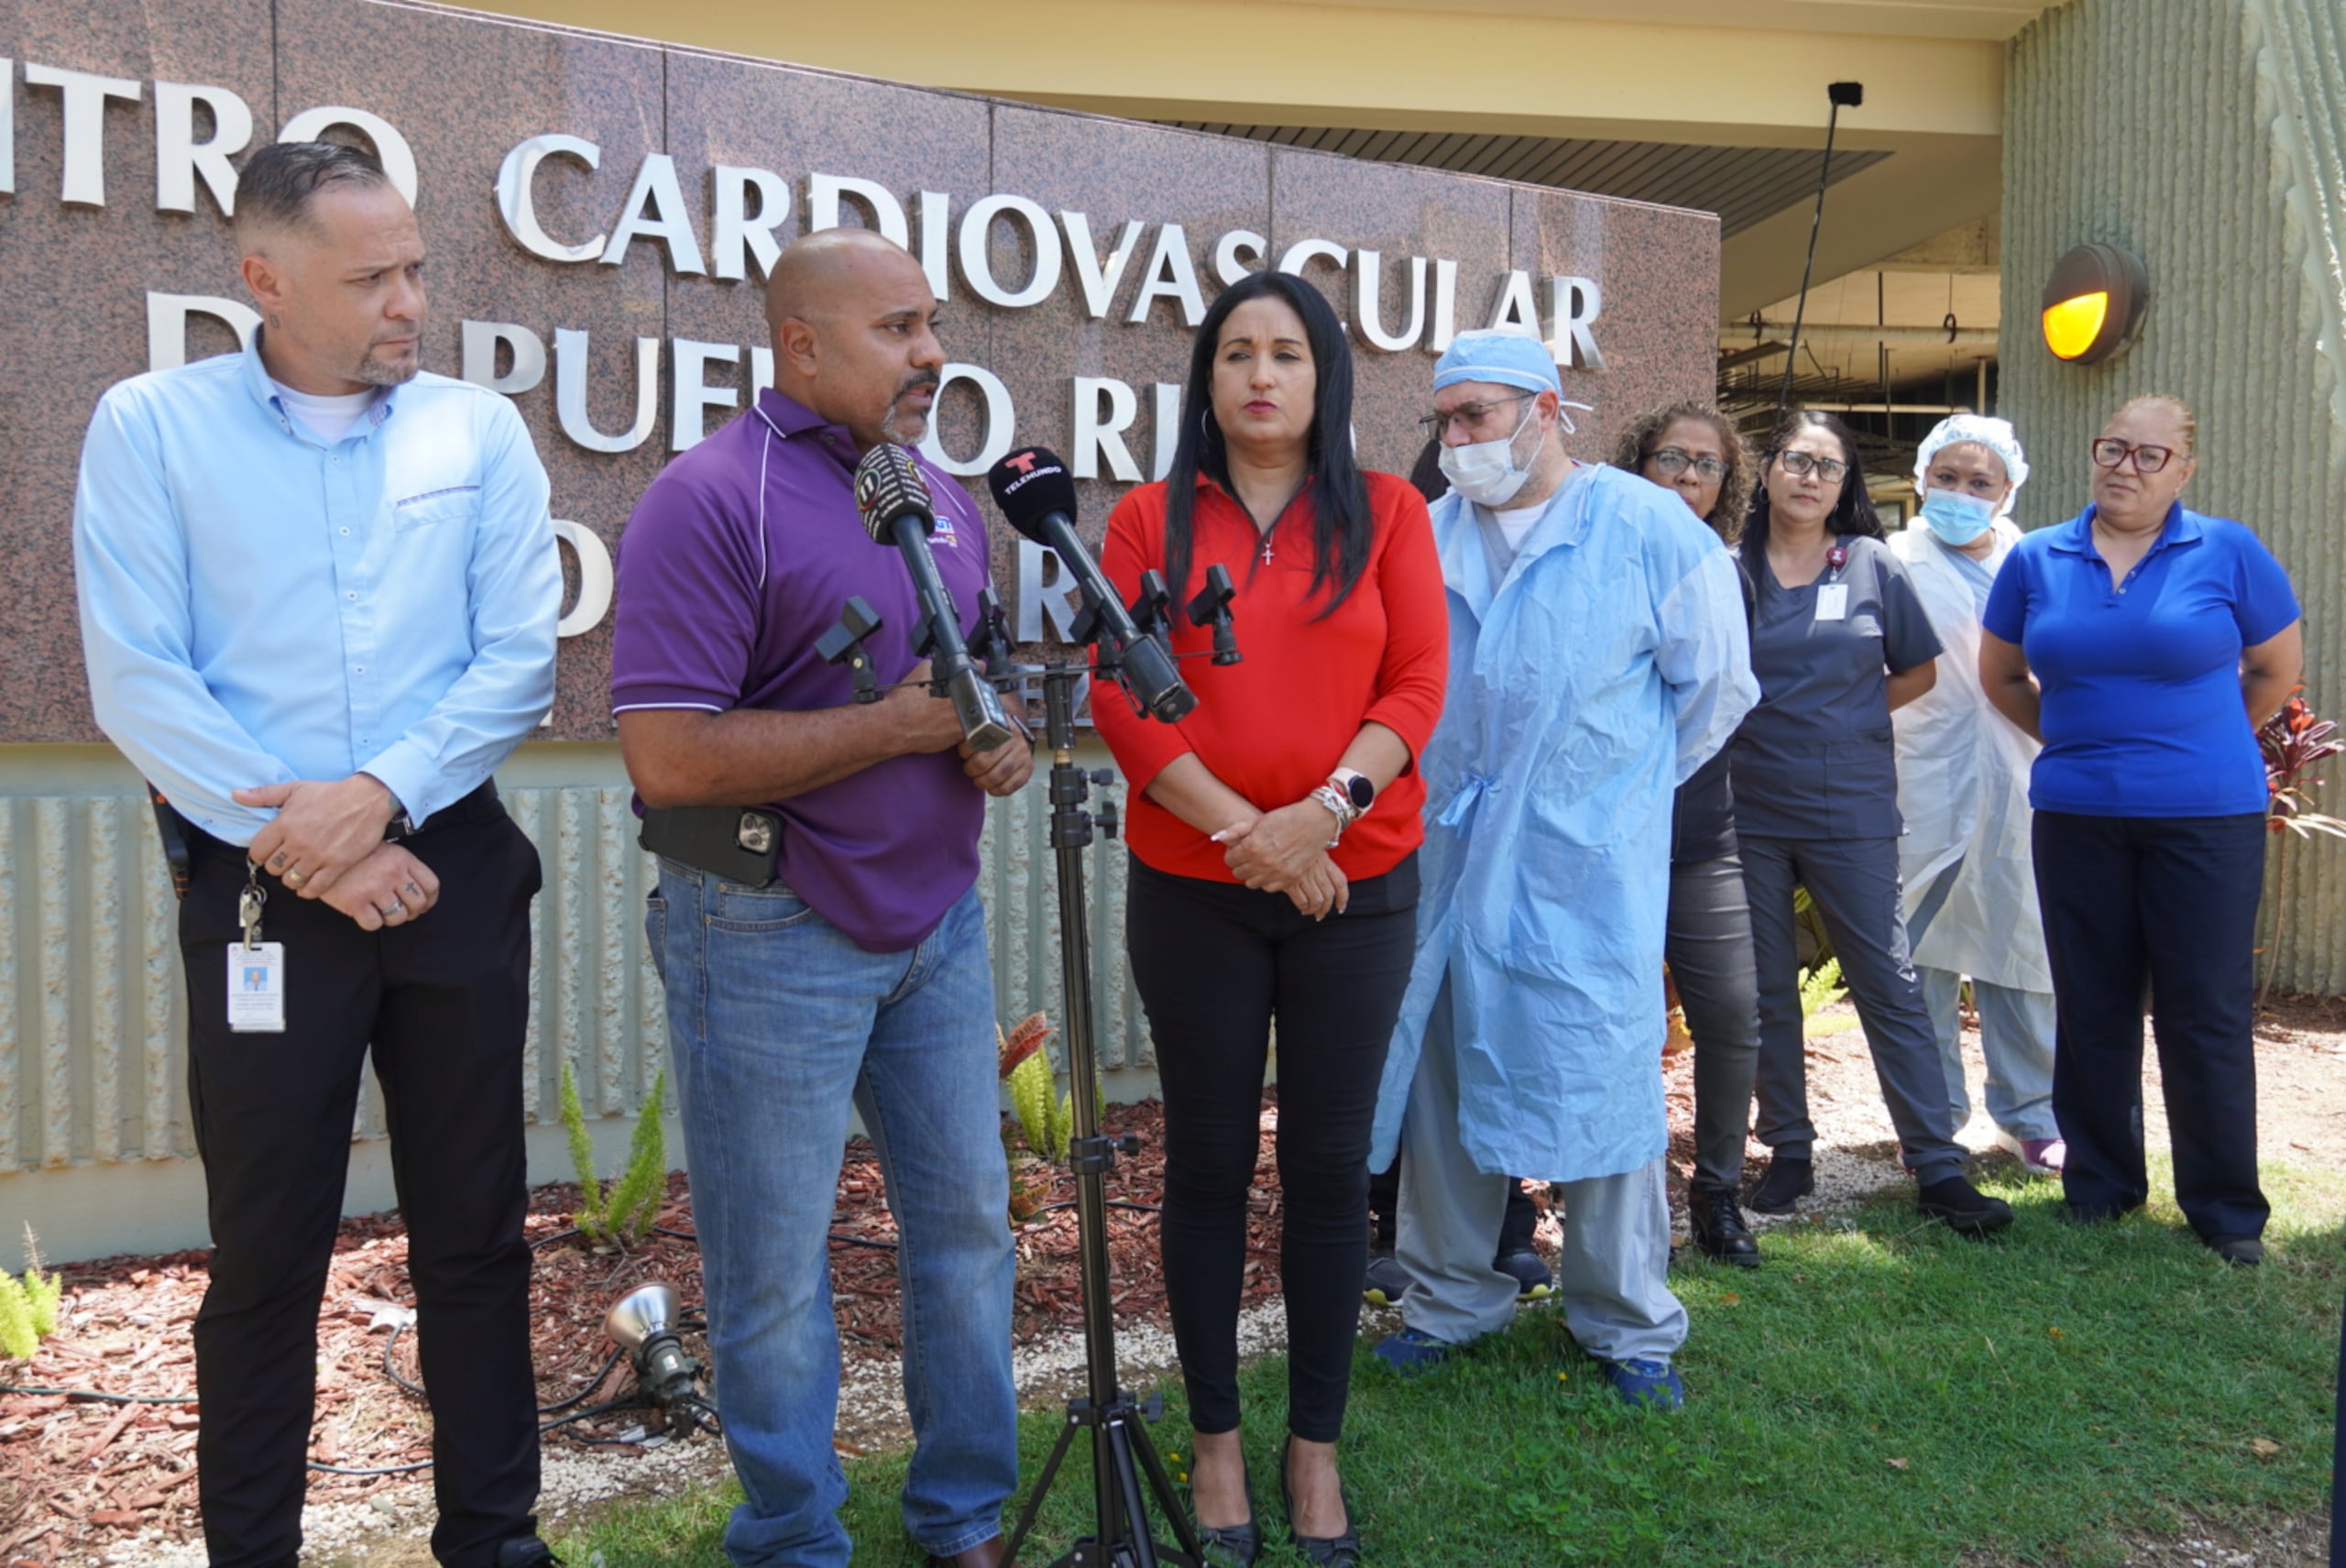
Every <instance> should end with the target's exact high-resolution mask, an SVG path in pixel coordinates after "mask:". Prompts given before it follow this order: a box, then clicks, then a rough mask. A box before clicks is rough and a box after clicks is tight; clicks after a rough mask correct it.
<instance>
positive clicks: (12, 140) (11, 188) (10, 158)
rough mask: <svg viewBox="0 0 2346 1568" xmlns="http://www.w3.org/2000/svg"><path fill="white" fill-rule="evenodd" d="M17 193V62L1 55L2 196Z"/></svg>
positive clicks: (0, 150)
mask: <svg viewBox="0 0 2346 1568" xmlns="http://www.w3.org/2000/svg"><path fill="white" fill-rule="evenodd" d="M15 194H16V61H15V60H10V59H9V58H8V57H7V56H5V55H0V196H13V195H15Z"/></svg>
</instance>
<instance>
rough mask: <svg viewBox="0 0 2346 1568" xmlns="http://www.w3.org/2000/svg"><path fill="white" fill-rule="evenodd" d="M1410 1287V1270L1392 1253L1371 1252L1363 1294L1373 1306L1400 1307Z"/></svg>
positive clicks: (1362, 1285) (1362, 1287)
mask: <svg viewBox="0 0 2346 1568" xmlns="http://www.w3.org/2000/svg"><path fill="white" fill-rule="evenodd" d="M1408 1291H1409V1270H1408V1269H1406V1268H1404V1267H1402V1266H1401V1262H1400V1260H1399V1259H1398V1258H1397V1257H1395V1256H1394V1255H1392V1254H1391V1253H1389V1252H1387V1253H1371V1254H1370V1255H1369V1259H1368V1276H1367V1277H1366V1278H1365V1279H1364V1280H1363V1281H1362V1284H1361V1296H1362V1298H1363V1299H1365V1300H1366V1301H1367V1302H1368V1304H1369V1305H1370V1306H1372V1307H1398V1306H1399V1305H1400V1304H1401V1298H1402V1297H1403V1296H1404V1295H1405V1294H1407V1293H1408Z"/></svg>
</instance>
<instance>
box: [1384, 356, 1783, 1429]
mask: <svg viewBox="0 0 2346 1568" xmlns="http://www.w3.org/2000/svg"><path fill="white" fill-rule="evenodd" d="M1434 411H1435V415H1436V424H1437V427H1438V428H1437V431H1436V433H1437V434H1438V435H1439V436H1440V438H1441V440H1442V445H1443V448H1444V450H1443V453H1442V471H1443V473H1444V474H1445V475H1446V476H1447V477H1449V479H1450V482H1451V485H1452V492H1451V494H1449V495H1448V496H1446V497H1444V498H1443V499H1442V500H1440V501H1438V502H1436V503H1435V505H1434V508H1433V524H1434V535H1435V539H1436V541H1437V543H1438V544H1439V546H1440V548H1441V553H1442V578H1443V582H1444V584H1445V586H1446V587H1448V589H1449V605H1450V696H1449V699H1448V706H1447V707H1446V708H1445V710H1444V712H1443V714H1442V724H1441V728H1440V729H1437V730H1436V732H1435V734H1434V737H1433V740H1432V741H1431V744H1429V745H1428V746H1427V748H1426V750H1425V753H1424V755H1423V756H1422V757H1421V758H1420V760H1419V766H1420V768H1421V769H1422V770H1423V772H1424V774H1425V779H1426V792H1427V793H1426V843H1425V849H1424V851H1423V859H1422V862H1421V863H1422V874H1423V893H1422V894H1421V903H1420V906H1419V920H1418V932H1419V936H1418V950H1417V957H1416V961H1415V963H1414V965H1413V967H1412V970H1411V973H1410V981H1409V993H1408V996H1407V999H1406V1000H1405V1001H1404V1002H1403V1003H1402V1008H1401V1021H1400V1024H1399V1026H1398V1029H1397V1030H1396V1032H1395V1035H1394V1038H1393V1045H1392V1050H1391V1053H1390V1055H1389V1056H1388V1057H1387V1061H1386V1068H1385V1079H1384V1084H1383V1087H1382V1090H1381V1092H1380V1094H1379V1097H1378V1102H1377V1111H1376V1147H1375V1149H1374V1151H1373V1152H1372V1155H1371V1161H1372V1168H1382V1167H1383V1165H1384V1163H1385V1162H1386V1161H1387V1160H1389V1159H1391V1158H1392V1157H1393V1154H1394V1151H1395V1148H1396V1146H1397V1145H1398V1148H1399V1150H1400V1153H1401V1155H1402V1167H1401V1206H1400V1225H1399V1234H1398V1247H1397V1254H1398V1257H1399V1260H1400V1262H1401V1265H1402V1266H1403V1267H1404V1268H1406V1269H1407V1270H1408V1271H1409V1291H1408V1292H1407V1294H1406V1295H1404V1297H1403V1298H1402V1309H1401V1310H1402V1321H1403V1324H1404V1326H1403V1328H1402V1329H1401V1330H1400V1332H1397V1333H1395V1334H1393V1335H1391V1336H1389V1337H1388V1338H1387V1340H1386V1341H1385V1342H1384V1343H1382V1344H1380V1345H1378V1346H1377V1354H1378V1355H1379V1356H1380V1357H1382V1358H1383V1359H1384V1360H1385V1361H1387V1363H1388V1364H1390V1365H1393V1366H1394V1367H1396V1368H1397V1369H1398V1370H1400V1371H1404V1372H1415V1371H1420V1370H1423V1369H1425V1368H1427V1367H1429V1366H1431V1365H1434V1364H1435V1363H1438V1362H1439V1361H1441V1360H1442V1359H1443V1358H1444V1357H1445V1356H1447V1355H1448V1354H1450V1352H1451V1351H1452V1350H1453V1349H1454V1348H1455V1347H1457V1346H1459V1345H1461V1344H1464V1343H1466V1342H1468V1341H1471V1340H1473V1339H1474V1338H1476V1337H1478V1336H1480V1335H1482V1334H1485V1333H1489V1332H1494V1331H1496V1330H1497V1329H1500V1328H1503V1327H1505V1326H1506V1324H1507V1322H1508V1321H1509V1319H1510V1318H1511V1316H1512V1314H1513V1311H1514V1307H1515V1299H1516V1289H1517V1287H1516V1281H1515V1280H1514V1279H1513V1278H1511V1277H1508V1276H1507V1275H1504V1274H1501V1273H1500V1272H1499V1271H1498V1270H1497V1269H1496V1268H1494V1267H1493V1266H1492V1264H1491V1238H1492V1237H1493V1236H1494V1235H1496V1234H1497V1233H1498V1226H1499V1219H1500V1215H1501V1213H1502V1212H1503V1211H1504V1210H1505V1207H1506V1202H1507V1182H1508V1180H1509V1177H1508V1176H1507V1174H1506V1173H1507V1172H1517V1173H1519V1174H1522V1175H1525V1176H1529V1177H1531V1178H1534V1179H1547V1180H1550V1181H1554V1182H1558V1183H1561V1184H1562V1198H1563V1202H1564V1208H1565V1214H1566V1222H1565V1227H1564V1256H1563V1262H1562V1268H1561V1270H1560V1271H1559V1278H1558V1293H1559V1295H1560V1296H1561V1297H1562V1301H1563V1307H1564V1311H1565V1321H1566V1323H1567V1326H1568V1327H1569V1328H1570V1329H1571V1331H1572V1333H1573V1337H1574V1338H1575V1339H1576V1340H1577V1341H1579V1343H1580V1344H1581V1346H1582V1348H1583V1349H1584V1350H1585V1351H1586V1352H1587V1353H1588V1354H1590V1355H1591V1356H1592V1357H1594V1358H1595V1361H1596V1363H1597V1365H1598V1366H1599V1368H1600V1369H1601V1370H1602V1372H1603V1373H1604V1375H1605V1376H1606V1378H1607V1379H1608V1381H1610V1382H1611V1383H1612V1384H1613V1386H1614V1387H1615V1388H1617V1390H1619V1392H1620V1394H1621V1396H1622V1398H1625V1399H1627V1400H1628V1401H1629V1402H1631V1403H1633V1404H1640V1405H1654V1406H1659V1407H1662V1408H1675V1407H1676V1406H1677V1405H1678V1404H1679V1403H1680V1402H1681V1401H1682V1400H1683V1397H1684V1395H1683V1387H1682V1386H1681V1384H1680V1382H1679V1378H1678V1375H1677V1373H1676V1372H1675V1370H1673V1369H1672V1365H1671V1358H1672V1355H1673V1354H1675V1353H1676V1351H1677V1349H1678V1347H1679V1346H1680V1344H1682V1343H1683V1342H1684V1340H1685V1336H1686V1312H1685V1309H1684V1308H1683V1307H1682V1306H1680V1305H1679V1303H1678V1300H1677V1298H1676V1297H1674V1296H1673V1295H1672V1294H1671V1291H1670V1288H1669V1286H1668V1284H1667V1282H1666V1280H1665V1277H1664V1276H1665V1273H1666V1271H1667V1269H1668V1267H1669V1261H1670V1210H1669V1201H1668V1198H1667V1195H1666V1193H1665V1190H1664V1187H1663V1176H1664V1170H1663V1163H1662V1162H1663V1157H1664V1148H1665V1146H1666V1143H1667V1132H1666V1129H1665V1126H1664V1124H1663V1113H1662V1095H1661V1045H1662V1039H1663V1036H1664V1031H1665V1023H1664V1019H1663V1006H1662V988H1661V962H1662V951H1661V950H1662V933H1663V916H1664V913H1665V909H1666V906H1667V905H1668V902H1669V891H1670V806H1671V797H1672V791H1673V790H1674V789H1675V788H1676V786H1677V785H1678V784H1679V783H1680V782H1682V781H1683V780H1684V779H1685V778H1686V776H1687V775H1688V774H1690V773H1693V772H1694V769H1695V768H1696V767H1698V766H1699V765H1701V763H1702V762H1704V761H1705V759H1706V758H1708V757H1709V756H1710V755H1711V754H1712V753H1713V752H1715V751H1717V750H1718V749H1719V748H1720V747H1721V746H1722V745H1724V744H1725V743H1726V741H1727V738H1728V737H1729V736H1730V735H1731V734H1732V733H1733V732H1734V730H1735V727H1736V725H1737V723H1738V721H1740V720H1741V718H1743V715H1744V713H1745V712H1746V710H1748V709H1749V707H1751V705H1752V704H1753V703H1754V702H1756V701H1757V700H1758V699H1759V687H1758V685H1757V684H1756V683H1755V682H1754V681H1753V679H1752V677H1751V669H1750V656H1749V643H1748V641H1747V635H1746V631H1745V626H1744V614H1743V598H1742V590H1741V588H1740V587H1739V586H1738V582H1737V580H1736V575H1735V566H1734V564H1733V563H1732V562H1731V561H1730V560H1729V559H1728V557H1727V553H1726V551H1725V550H1724V549H1723V548H1722V547H1721V545H1720V543H1719V541H1718V538H1717V536H1716V534H1714V533H1713V532H1711V531H1710V530H1709V529H1708V528H1706V527H1705V526H1704V525H1703V523H1702V521H1701V520H1699V519H1697V518H1696V517H1695V516H1694V514H1693V513H1692V512H1690V511H1688V510H1686V506H1685V503H1684V502H1683V501H1682V500H1680V499H1678V498H1677V497H1675V496H1673V495H1672V494H1671V493H1669V492H1668V491H1665V490H1663V489H1661V488H1659V487H1657V486H1654V485H1651V484H1649V483H1647V482H1646V481H1645V480H1643V479H1641V478H1639V477H1636V476H1635V475H1632V474H1628V473H1626V472H1624V471H1622V470H1619V469H1616V468H1609V467H1606V466H1591V465H1587V464H1582V463H1576V462H1574V461H1573V459H1572V458H1571V457H1569V456H1567V455H1565V452H1564V449H1563V445H1562V433H1564V432H1567V431H1569V430H1570V429H1571V428H1572V426H1571V424H1570V422H1569V416H1567V415H1566V414H1565V412H1564V409H1563V403H1562V384H1561V382H1560V381H1559V379H1558V378H1557V375H1556V367H1555V363H1554V361H1553V359H1552V358H1551V356H1550V355H1549V352H1548V350H1547V349H1546V348H1544V347H1543V346H1542V345H1540V343H1539V342H1537V341H1536V340H1535V339H1532V338H1530V337H1528V336H1524V335H1521V334H1510V333H1501V332H1478V333H1467V334H1464V335H1462V336H1461V337H1459V338H1458V339H1457V341H1456V342H1454V343H1453V344H1452V345H1451V346H1450V348H1449V350H1448V351H1447V352H1446V353H1444V354H1443V355H1442V359H1441V361H1440V363H1439V364H1438V365H1437V367H1436V368H1435V372H1434Z"/></svg>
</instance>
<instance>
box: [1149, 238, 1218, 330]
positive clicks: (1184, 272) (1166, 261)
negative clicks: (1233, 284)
mask: <svg viewBox="0 0 2346 1568" xmlns="http://www.w3.org/2000/svg"><path fill="white" fill-rule="evenodd" d="M1222 237H1223V238H1224V239H1225V240H1227V239H1228V238H1229V236H1226V235H1225V236H1222ZM1159 300H1178V301H1179V302H1180V304H1181V322H1182V324H1183V325H1185V326H1196V325H1197V324H1198V323H1200V322H1202V321H1204V320H1205V319H1206V301H1205V295H1204V294H1203V293H1202V292H1201V291H1200V290H1199V288H1198V269H1196V268H1194V267H1192V266H1190V265H1189V235H1188V233H1187V232H1186V231H1185V230H1184V229H1183V228H1182V227H1181V225H1179V224H1167V225H1164V226H1163V227H1162V228H1160V229H1158V230H1157V248H1156V249H1155V250H1152V251H1150V252H1149V253H1148V266H1147V267H1146V269H1143V270H1142V272H1141V275H1140V290H1139V291H1138V292H1136V293H1135V294H1134V295H1133V308H1132V309H1131V310H1129V311H1127V312H1125V313H1124V319H1125V320H1126V321H1128V322H1145V321H1146V320H1147V319H1148V308H1149V307H1150V306H1151V305H1153V304H1155V303H1156V302H1157V301H1159Z"/></svg>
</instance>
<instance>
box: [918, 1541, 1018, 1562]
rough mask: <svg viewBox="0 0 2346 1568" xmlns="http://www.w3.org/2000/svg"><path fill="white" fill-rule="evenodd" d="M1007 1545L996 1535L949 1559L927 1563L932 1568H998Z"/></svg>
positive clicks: (938, 1558) (931, 1560)
mask: <svg viewBox="0 0 2346 1568" xmlns="http://www.w3.org/2000/svg"><path fill="white" fill-rule="evenodd" d="M1008 1545H1009V1542H1007V1541H1003V1539H1002V1537H1000V1536H998V1535H997V1536H995V1537H994V1538H993V1539H992V1541H980V1542H978V1543H977V1545H975V1546H972V1547H970V1548H968V1549H967V1550H966V1551H961V1552H955V1553H954V1554H953V1555H952V1556H950V1557H931V1558H930V1559H929V1560H928V1561H929V1563H931V1564H932V1568H998V1565H999V1564H1000V1563H1001V1562H1002V1554H1003V1550H1004V1548H1005V1547H1007V1546H1008Z"/></svg>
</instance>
